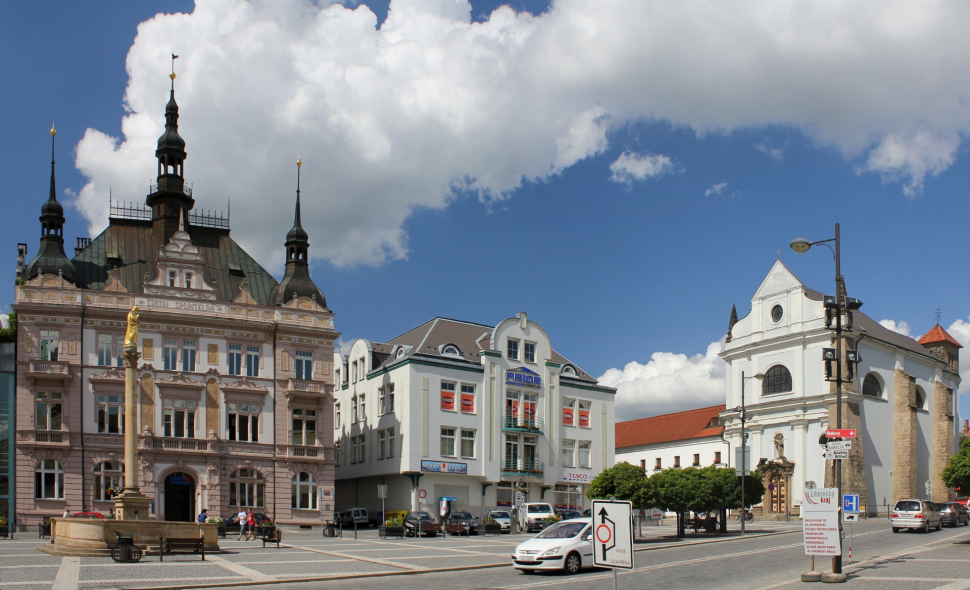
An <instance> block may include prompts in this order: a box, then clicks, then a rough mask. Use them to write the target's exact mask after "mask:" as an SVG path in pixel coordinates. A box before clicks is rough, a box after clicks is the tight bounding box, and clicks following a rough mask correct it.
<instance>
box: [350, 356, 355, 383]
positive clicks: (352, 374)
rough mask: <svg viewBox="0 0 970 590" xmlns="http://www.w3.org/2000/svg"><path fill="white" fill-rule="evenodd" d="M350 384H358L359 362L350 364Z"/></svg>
mask: <svg viewBox="0 0 970 590" xmlns="http://www.w3.org/2000/svg"><path fill="white" fill-rule="evenodd" d="M350 382H351V383H357V361H353V362H352V363H350Z"/></svg>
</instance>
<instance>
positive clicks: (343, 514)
mask: <svg viewBox="0 0 970 590" xmlns="http://www.w3.org/2000/svg"><path fill="white" fill-rule="evenodd" d="M334 520H335V521H336V524H340V525H343V526H345V527H348V528H349V527H352V526H354V525H355V524H356V525H357V526H369V525H370V519H369V518H368V517H367V509H366V508H348V509H347V510H342V511H340V512H338V513H337V514H336V515H335V516H334Z"/></svg>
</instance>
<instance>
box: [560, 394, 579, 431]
mask: <svg viewBox="0 0 970 590" xmlns="http://www.w3.org/2000/svg"><path fill="white" fill-rule="evenodd" d="M562 423H563V426H574V425H575V424H576V400H574V399H567V398H562Z"/></svg>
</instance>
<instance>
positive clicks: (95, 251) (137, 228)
mask: <svg viewBox="0 0 970 590" xmlns="http://www.w3.org/2000/svg"><path fill="white" fill-rule="evenodd" d="M110 223H111V224H110V225H109V226H108V227H107V229H105V230H104V231H103V232H101V235H99V236H98V237H96V238H94V239H93V240H91V244H90V245H89V246H88V247H87V248H85V249H84V250H83V251H82V252H81V253H80V254H78V255H77V256H75V257H74V260H73V261H72V262H73V263H74V268H76V269H77V277H78V282H77V286H78V287H80V288H82V289H91V290H95V291H100V290H102V289H104V286H105V284H106V283H107V281H108V271H109V270H112V269H114V268H115V267H117V268H118V270H119V271H120V273H121V276H120V280H121V284H122V285H124V286H125V289H127V290H128V291H129V292H130V293H142V292H143V290H142V281H143V280H144V277H145V273H146V272H147V273H149V274H150V276H151V277H152V278H154V277H155V273H156V272H157V270H158V269H157V266H156V264H155V257H156V256H157V255H158V252H159V250H160V249H161V247H162V244H161V242H159V241H158V240H157V239H156V238H155V236H153V235H152V224H151V222H150V221H138V220H130V219H115V218H112V219H111V220H110ZM187 231H188V234H189V236H190V237H191V238H192V244H193V245H195V246H196V247H198V248H199V249H200V250H201V251H202V254H203V256H205V261H206V270H205V281H206V283H208V284H210V285H212V279H213V278H215V279H216V285H215V288H216V292H217V294H218V298H219V300H220V301H232V300H233V299H235V298H236V297H238V296H239V286H240V285H242V282H243V280H248V281H249V288H250V294H251V295H252V297H253V299H255V300H256V302H257V303H259V304H260V305H273V303H274V296H275V293H276V290H277V289H278V288H279V282H277V280H276V279H274V278H273V275H271V274H269V273H268V272H267V271H266V269H264V268H263V267H262V266H260V265H259V263H258V262H256V261H255V260H254V259H253V258H252V256H250V255H249V254H247V253H246V251H245V250H243V249H242V248H241V247H239V244H237V243H236V242H234V241H233V240H232V238H230V237H229V232H228V231H226V230H224V229H212V228H206V227H197V226H189V227H188V229H187Z"/></svg>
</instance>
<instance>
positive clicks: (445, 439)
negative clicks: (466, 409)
mask: <svg viewBox="0 0 970 590" xmlns="http://www.w3.org/2000/svg"><path fill="white" fill-rule="evenodd" d="M441 456H442V457H454V456H455V429H454V428H445V427H443V426H442V427H441Z"/></svg>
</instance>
